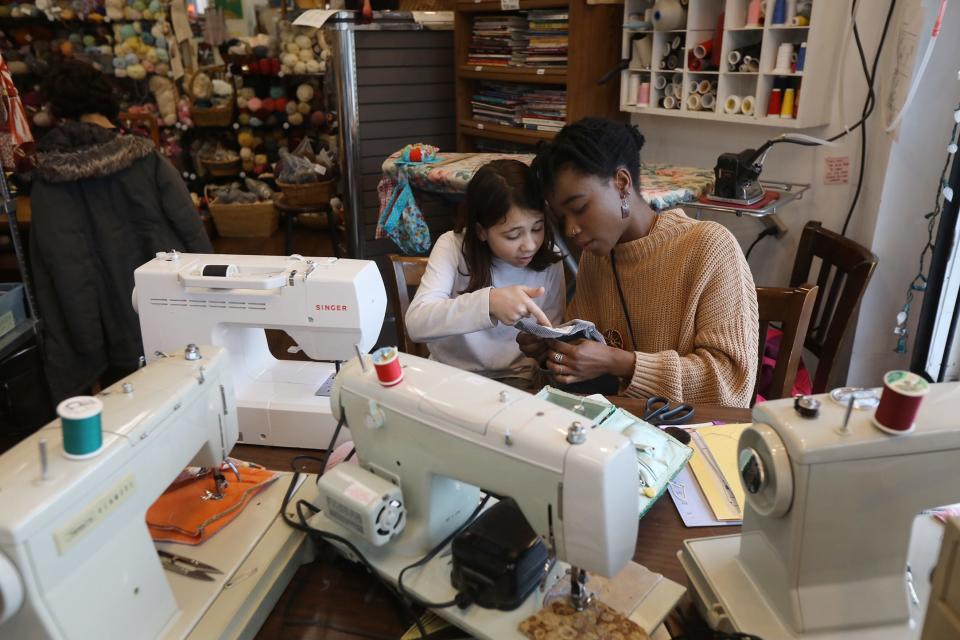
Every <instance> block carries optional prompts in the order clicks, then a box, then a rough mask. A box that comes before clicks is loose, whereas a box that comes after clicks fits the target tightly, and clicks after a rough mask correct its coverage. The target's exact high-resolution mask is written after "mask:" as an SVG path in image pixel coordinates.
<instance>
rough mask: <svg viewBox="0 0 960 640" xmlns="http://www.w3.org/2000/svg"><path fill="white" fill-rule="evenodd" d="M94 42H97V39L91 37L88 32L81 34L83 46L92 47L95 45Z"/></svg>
mask: <svg viewBox="0 0 960 640" xmlns="http://www.w3.org/2000/svg"><path fill="white" fill-rule="evenodd" d="M96 44H97V39H96V38H94V37H93V36H92V35H90V34H89V33H88V34H87V35H85V36H83V46H85V47H92V46H94V45H96Z"/></svg>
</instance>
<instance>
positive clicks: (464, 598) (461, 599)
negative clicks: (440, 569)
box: [397, 494, 490, 609]
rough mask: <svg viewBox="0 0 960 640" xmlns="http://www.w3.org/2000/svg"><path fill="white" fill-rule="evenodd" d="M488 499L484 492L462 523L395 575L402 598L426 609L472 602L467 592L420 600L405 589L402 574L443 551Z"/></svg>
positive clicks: (464, 606) (423, 563) (465, 606)
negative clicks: (441, 599) (443, 599)
mask: <svg viewBox="0 0 960 640" xmlns="http://www.w3.org/2000/svg"><path fill="white" fill-rule="evenodd" d="M489 500H490V494H485V495H484V496H483V500H481V501H480V504H478V505H477V508H476V509H474V510H473V513H471V514H470V516H469V517H468V518H467V519H466V521H465V522H464V523H463V524H462V525H460V526H459V527H457V528H456V529H455V530H454V531H453V532H452V533H451V534H450V535H448V536H447V537H446V538H444V539H443V540H441V541H440V543H439V544H438V545H437V546H435V547H434V548H433V549H431V550H430V552H429V553H428V554H427V555H425V556H423V557H422V558H420V559H419V560H417V561H416V562H414V563H413V564H411V565H407V566H406V567H404V568H403V570H402V571H401V572H400V575H399V576H398V577H397V589H398V590H399V591H400V595H402V596H403V597H404V598H406V599H407V600H409V601H410V602H412V603H414V604H416V605H418V606H421V607H424V608H427V609H446V608H448V607H452V606H454V605H456V606H458V607H460V608H461V609H466V608H467V607H469V606H470V605H471V604H473V598H472V597H471V595H470V594H469V593H458V594H457V597H456V598H454V599H453V600H450V601H449V602H427V601H426V600H421V599H420V598H418V597H417V596H415V595H413V594H411V593H410V592H409V591H407V589H406V587H404V586H403V574H405V573H406V572H407V571H409V570H411V569H416V568H417V567H422V566H423V565H425V564H427V563H428V562H430V561H431V560H433V559H434V558H435V557H436V555H437V554H438V553H440V552H441V551H443V549H445V548H446V546H447V545H448V544H450V542H451V541H452V540H453V539H454V538H455V537H456V536H457V535H458V534H459V533H460V532H461V531H463V530H464V529H466V528H467V526H468V525H469V524H470V523H471V522H473V521H474V519H476V517H477V516H478V515H480V512H481V511H483V508H484V507H485V506H486V504H487V501H489Z"/></svg>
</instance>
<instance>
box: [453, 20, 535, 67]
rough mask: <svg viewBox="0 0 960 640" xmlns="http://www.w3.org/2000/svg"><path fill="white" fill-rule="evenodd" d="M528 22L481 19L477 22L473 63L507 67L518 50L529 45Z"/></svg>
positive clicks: (470, 57)
mask: <svg viewBox="0 0 960 640" xmlns="http://www.w3.org/2000/svg"><path fill="white" fill-rule="evenodd" d="M526 28H527V21H526V19H525V18H523V17H521V16H507V15H498V16H477V17H476V18H475V19H474V21H473V33H472V34H471V38H470V49H469V51H468V53H467V62H468V63H469V64H477V65H486V66H494V67H506V66H508V65H510V64H512V63H513V58H514V56H515V55H516V52H517V51H520V50H522V49H523V48H524V47H525V46H526V42H527V41H526V38H524V37H523V33H524V32H525V31H526Z"/></svg>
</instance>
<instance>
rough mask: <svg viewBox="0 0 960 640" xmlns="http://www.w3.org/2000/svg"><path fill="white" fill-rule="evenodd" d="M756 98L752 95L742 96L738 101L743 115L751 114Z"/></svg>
mask: <svg viewBox="0 0 960 640" xmlns="http://www.w3.org/2000/svg"><path fill="white" fill-rule="evenodd" d="M755 102H756V100H755V99H754V97H753V96H743V100H741V101H740V111H742V112H743V115H745V116H752V115H753V110H754V107H755V106H756V105H755Z"/></svg>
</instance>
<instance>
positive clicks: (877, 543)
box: [680, 384, 960, 640]
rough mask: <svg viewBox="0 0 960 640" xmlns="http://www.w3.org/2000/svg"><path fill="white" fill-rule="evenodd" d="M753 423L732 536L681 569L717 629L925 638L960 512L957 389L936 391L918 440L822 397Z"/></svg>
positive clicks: (767, 406) (775, 408)
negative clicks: (936, 572) (958, 505)
mask: <svg viewBox="0 0 960 640" xmlns="http://www.w3.org/2000/svg"><path fill="white" fill-rule="evenodd" d="M815 399H817V400H819V401H820V403H821V407H820V413H819V417H817V418H813V419H808V418H803V417H800V416H799V415H798V414H797V412H795V410H794V401H793V400H781V401H775V402H767V403H764V404H762V405H759V406H757V407H756V408H755V409H754V410H753V419H754V424H753V426H752V427H749V428H748V429H747V430H745V431H744V432H743V435H741V437H740V443H739V465H740V469H741V480H742V481H743V484H744V488H745V491H746V496H747V498H746V501H747V504H746V505H745V507H744V515H743V530H742V534H741V535H733V536H720V537H714V538H700V539H697V540H687V541H686V542H685V543H684V548H683V549H682V550H681V552H680V560H681V563H682V564H683V566H684V569H685V570H686V572H687V574H688V575H689V576H690V582H691V585H692V586H693V593H694V601H695V602H697V604H698V607H699V609H700V611H701V613H702V614H703V616H704V618H705V619H706V620H707V622H708V623H709V624H710V625H711V626H712V627H714V628H717V629H721V630H726V631H732V630H735V631H742V632H747V633H753V634H756V635H758V636H760V637H762V638H767V639H771V640H772V639H774V638H776V639H780V638H790V639H800V638H803V639H809V640H813V639H816V640H827V639H830V640H833V639H843V640H868V639H869V640H910V639H911V638H917V637H918V636H919V633H920V628H921V626H922V621H923V617H924V613H925V611H926V605H927V600H928V597H929V591H930V585H929V576H930V570H931V568H932V567H933V565H934V563H935V562H936V559H937V553H938V550H939V548H940V537H941V535H942V531H943V527H942V525H940V524H939V523H938V522H935V521H934V520H933V518H931V517H930V516H927V515H924V516H919V517H918V514H920V512H921V511H922V510H924V509H928V508H932V507H937V506H941V505H946V504H951V503H955V502H958V501H960V417H958V415H957V409H958V407H960V384H941V385H933V387H932V388H931V391H930V393H929V395H927V396H926V398H925V399H924V400H923V405H922V406H921V408H920V413H919V415H918V416H917V421H916V430H915V431H914V432H913V433H910V434H905V435H899V436H890V435H887V434H885V433H882V432H881V431H879V430H878V429H876V428H875V427H874V426H873V424H872V423H871V420H870V418H871V414H872V411H866V410H858V409H854V410H853V411H852V414H851V416H850V418H849V422H848V423H847V429H846V430H845V429H844V428H843V425H844V424H845V414H846V412H847V409H846V408H844V407H841V406H839V405H837V404H835V403H833V402H832V401H831V400H830V399H829V397H828V396H817V397H816V398H815Z"/></svg>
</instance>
